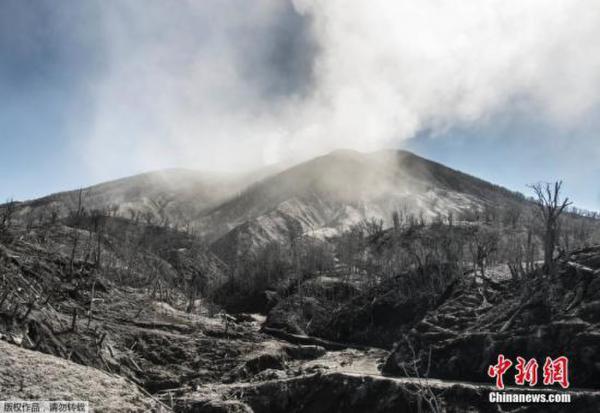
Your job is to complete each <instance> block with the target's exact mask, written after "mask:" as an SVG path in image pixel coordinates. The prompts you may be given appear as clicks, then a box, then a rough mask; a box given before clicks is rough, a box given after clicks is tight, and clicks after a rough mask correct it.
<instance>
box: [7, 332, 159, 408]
mask: <svg viewBox="0 0 600 413" xmlns="http://www.w3.org/2000/svg"><path fill="white" fill-rule="evenodd" d="M0 353H1V354H2V357H0V399H1V400H11V399H25V400H27V399H32V400H83V401H89V402H90V408H92V409H93V410H94V411H97V412H110V411H113V412H115V411H129V412H146V411H149V410H153V409H156V408H158V404H157V402H156V400H154V399H152V398H151V397H149V396H148V395H147V394H145V393H144V392H142V391H141V390H140V389H139V388H138V387H137V386H136V385H135V384H133V383H131V382H130V381H128V380H126V379H124V378H123V377H118V376H114V375H110V374H107V373H105V372H103V371H100V370H97V369H94V368H91V367H85V366H81V365H78V364H75V363H73V362H70V361H67V360H63V359H60V358H58V357H54V356H50V355H46V354H42V353H38V352H34V351H29V350H25V349H22V348H19V347H17V346H15V345H12V344H8V343H6V342H4V341H0Z"/></svg>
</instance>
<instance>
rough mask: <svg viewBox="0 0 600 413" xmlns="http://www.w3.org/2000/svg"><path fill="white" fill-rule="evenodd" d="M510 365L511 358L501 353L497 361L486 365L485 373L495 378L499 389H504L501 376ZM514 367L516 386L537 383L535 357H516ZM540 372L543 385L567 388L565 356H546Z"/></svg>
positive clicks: (567, 361)
mask: <svg viewBox="0 0 600 413" xmlns="http://www.w3.org/2000/svg"><path fill="white" fill-rule="evenodd" d="M512 365H513V362H512V361H511V360H509V359H507V358H505V357H504V355H503V354H499V355H498V362H497V363H496V364H494V365H491V366H489V367H488V371H487V374H488V376H490V377H491V378H495V379H496V387H498V388H499V389H504V379H503V376H504V374H506V372H507V371H508V370H509V369H510V368H511V367H512ZM515 368H516V369H517V374H516V375H515V384H516V385H517V386H524V385H525V383H527V384H529V386H535V385H536V384H537V382H538V368H539V364H538V362H537V360H536V359H534V358H532V359H529V360H525V359H524V358H523V357H517V364H516V365H515ZM542 373H543V375H544V378H543V383H544V385H546V386H548V385H552V384H559V385H560V386H561V387H562V388H563V389H567V388H569V386H570V383H569V359H568V358H566V357H565V356H561V357H558V358H556V359H554V360H553V359H551V358H550V357H546V362H545V363H544V367H543V368H542Z"/></svg>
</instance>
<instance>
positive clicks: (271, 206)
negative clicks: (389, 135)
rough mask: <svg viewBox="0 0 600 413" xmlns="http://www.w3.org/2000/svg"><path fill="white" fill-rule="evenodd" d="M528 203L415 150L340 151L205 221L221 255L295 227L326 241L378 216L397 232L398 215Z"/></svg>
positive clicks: (271, 180)
mask: <svg viewBox="0 0 600 413" xmlns="http://www.w3.org/2000/svg"><path fill="white" fill-rule="evenodd" d="M522 202H524V200H523V197H522V196H519V195H517V194H515V193H513V192H510V191H508V190H506V189H504V188H500V187H498V186H495V185H493V184H490V183H488V182H485V181H482V180H480V179H477V178H475V177H472V176H470V175H467V174H464V173H462V172H459V171H456V170H453V169H450V168H448V167H445V166H443V165H441V164H438V163H435V162H432V161H429V160H426V159H424V158H421V157H419V156H417V155H414V154H412V153H410V152H406V151H380V152H374V153H367V154H364V153H359V152H354V151H336V152H332V153H330V154H328V155H325V156H322V157H319V158H315V159H313V160H311V161H308V162H305V163H302V164H300V165H297V166H295V167H293V168H290V169H288V170H286V171H283V172H281V173H279V174H277V175H274V176H271V177H268V178H266V179H264V180H263V181H261V182H259V183H257V184H255V185H253V186H252V187H250V188H249V189H248V190H246V191H244V192H243V193H241V194H240V195H239V196H237V197H235V198H233V199H231V200H229V201H227V202H225V203H224V204H222V205H220V206H219V207H217V208H215V209H213V210H212V211H211V212H210V213H208V214H207V215H206V216H205V217H204V218H203V219H201V221H200V222H201V225H203V226H204V227H205V228H207V231H208V233H210V234H212V235H213V236H214V237H215V238H217V237H219V236H220V239H218V240H217V241H216V243H215V247H216V249H217V250H226V249H228V248H230V247H231V246H232V245H233V244H240V243H242V242H243V243H247V244H248V245H246V247H247V248H251V246H252V245H253V244H258V245H260V244H265V243H267V242H269V241H272V240H283V239H286V238H287V237H288V235H289V233H290V230H291V229H292V228H294V229H295V230H296V231H300V232H302V233H305V234H307V235H313V236H327V235H330V234H335V233H337V232H338V231H339V230H341V229H343V228H348V227H349V226H350V225H353V224H356V223H359V222H361V221H362V220H365V219H371V218H376V219H381V220H382V221H383V222H384V225H385V226H391V225H392V214H393V213H394V212H395V211H397V212H400V213H402V214H405V215H407V214H413V215H415V216H419V217H421V216H422V217H423V219H426V220H431V219H433V218H435V217H436V216H438V215H441V216H444V217H446V216H448V215H449V214H450V213H453V214H455V215H456V214H458V213H460V212H464V211H466V210H469V209H473V208H475V209H481V208H482V207H483V206H484V205H507V204H516V203H522ZM239 248H242V246H238V248H236V249H239Z"/></svg>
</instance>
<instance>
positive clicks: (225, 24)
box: [76, 0, 600, 176]
mask: <svg viewBox="0 0 600 413" xmlns="http://www.w3.org/2000/svg"><path fill="white" fill-rule="evenodd" d="M100 10H101V12H100V16H99V18H100V19H101V20H102V24H103V29H104V30H103V33H101V34H100V35H99V39H100V40H99V42H100V45H99V47H101V48H102V50H104V53H105V59H106V68H105V70H104V71H103V73H102V74H101V75H100V76H99V77H98V78H97V79H96V81H95V82H93V83H91V84H90V86H89V93H90V95H91V96H92V108H91V112H92V116H91V118H90V119H89V122H85V123H83V122H82V124H81V125H80V126H79V127H78V128H77V130H76V133H77V136H78V137H79V138H78V139H81V137H84V140H83V143H82V144H81V150H82V151H84V153H85V154H86V156H87V158H88V161H89V164H90V165H91V166H92V167H93V169H94V170H96V171H97V173H98V175H99V176H102V174H103V171H105V170H107V169H110V168H111V167H114V166H115V165H117V164H119V163H122V162H125V161H127V162H129V163H132V164H134V165H136V166H137V167H139V168H140V169H152V168H157V167H164V166H175V165H182V166H190V167H196V168H201V169H227V170H231V169H243V168H248V167H252V166H257V165H260V164H265V163H271V162H276V161H280V160H285V159H289V158H303V157H307V156H312V155H315V154H318V153H322V152H324V151H328V150H331V149H334V148H338V147H346V148H354V149H359V150H374V149H378V148H381V147H389V146H399V145H400V144H401V143H402V141H405V140H406V139H410V138H412V137H414V136H415V135H416V134H418V133H420V132H422V131H424V130H428V131H433V132H434V133H435V132H436V131H443V130H445V129H447V128H450V127H453V126H456V125H462V124H467V125H468V124H471V123H477V122H482V121H485V120H486V119H488V118H489V117H491V116H493V115H494V114H495V113H498V112H501V111H503V110H505V109H506V108H507V107H510V108H512V109H513V110H514V108H517V109H518V110H523V111H526V112H531V113H534V114H535V115H536V116H542V117H543V118H544V119H546V120H547V121H549V122H553V123H556V125H557V127H558V126H560V127H562V126H564V125H569V124H573V123H576V122H578V120H579V119H580V118H581V117H582V116H585V115H586V114H588V113H589V111H590V110H592V109H593V108H594V107H595V106H596V105H597V104H598V100H599V99H600V53H598V50H600V4H599V3H597V2H595V1H590V2H583V1H572V0H562V1H561V0H556V1H551V2H549V1H545V0H523V1H517V0H514V1H513V0H509V1H507V0H450V1H440V0H409V1H389V0H370V1H358V0H357V1H348V0H327V1H321V0H293V2H292V3H289V2H286V1H282V0H257V1H252V2H248V1H245V0H244V1H242V0H223V1H217V0H206V1H194V2H192V1H187V2H185V1H182V2H170V1H148V2H132V1H129V2H125V1H124V2H109V3H104V4H103V7H102V8H100ZM123 154H125V155H126V156H127V158H124V155H123Z"/></svg>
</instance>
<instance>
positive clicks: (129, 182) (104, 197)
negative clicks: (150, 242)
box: [19, 168, 273, 226]
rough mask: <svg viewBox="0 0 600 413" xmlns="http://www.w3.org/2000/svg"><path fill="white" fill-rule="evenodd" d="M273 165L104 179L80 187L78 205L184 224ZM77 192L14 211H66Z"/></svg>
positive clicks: (27, 214)
mask: <svg viewBox="0 0 600 413" xmlns="http://www.w3.org/2000/svg"><path fill="white" fill-rule="evenodd" d="M272 170H273V169H270V168H264V169H261V170H257V171H253V172H251V173H246V174H216V173H205V172H201V171H196V170H189V169H168V170H163V171H156V172H149V173H144V174H140V175H135V176H131V177H127V178H122V179H118V180H115V181H110V182H105V183H101V184H98V185H94V186H91V187H88V188H83V189H82V190H81V206H82V207H83V208H84V209H86V210H87V211H92V210H104V211H109V212H110V214H111V215H114V216H121V217H125V218H129V219H132V220H139V221H143V222H147V223H154V224H161V225H165V224H169V225H177V226H186V225H188V224H193V222H194V220H196V219H197V218H198V217H199V216H201V215H202V214H203V213H204V212H205V211H207V210H209V209H210V208H213V207H215V206H217V205H219V204H220V203H222V202H224V201H225V200H227V199H229V198H230V197H232V196H233V195H235V194H237V193H238V192H239V191H241V190H243V189H244V188H246V187H247V186H248V185H249V184H251V183H252V182H254V181H256V180H260V179H262V178H263V177H264V176H267V175H268V174H270V173H271V172H272ZM79 192H80V191H78V190H75V191H68V192H61V193H57V194H52V195H49V196H46V197H43V198H40V199H37V200H33V201H27V202H23V203H21V204H20V205H19V215H20V216H21V217H29V219H40V218H41V217H42V216H44V215H50V214H52V213H54V214H57V215H58V217H64V216H66V215H67V214H68V213H69V212H70V211H74V210H76V209H77V208H78V205H79V196H80V193H79Z"/></svg>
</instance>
